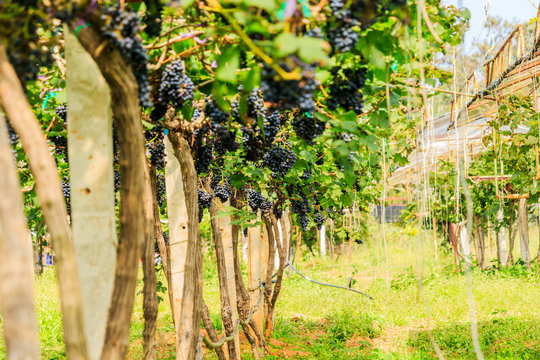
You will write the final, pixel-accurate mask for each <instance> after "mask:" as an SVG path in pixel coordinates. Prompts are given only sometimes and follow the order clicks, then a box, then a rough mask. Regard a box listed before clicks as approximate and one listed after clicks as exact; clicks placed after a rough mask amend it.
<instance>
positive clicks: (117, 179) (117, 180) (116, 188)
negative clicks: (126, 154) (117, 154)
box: [114, 169, 120, 192]
mask: <svg viewBox="0 0 540 360" xmlns="http://www.w3.org/2000/svg"><path fill="white" fill-rule="evenodd" d="M119 190H120V172H119V171H118V170H116V169H114V192H118V191H119Z"/></svg>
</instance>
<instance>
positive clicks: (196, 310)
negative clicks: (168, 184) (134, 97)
mask: <svg viewBox="0 0 540 360" xmlns="http://www.w3.org/2000/svg"><path fill="white" fill-rule="evenodd" d="M166 118H169V119H170V118H171V113H170V112H169V113H168V114H167V115H166ZM168 137H169V140H170V141H171V144H172V146H173V150H174V155H175V156H176V158H177V159H178V162H179V163H180V170H181V172H182V183H183V186H184V194H185V196H186V207H187V214H188V221H187V224H188V225H187V226H188V230H189V232H188V245H187V250H186V252H187V256H186V264H185V267H184V289H183V293H182V294H183V295H182V303H181V310H180V322H179V324H176V328H177V348H176V358H177V359H178V360H194V359H195V357H196V355H197V347H198V346H197V345H198V340H199V328H200V326H201V325H200V324H201V307H202V286H203V281H202V253H201V244H200V234H199V203H198V186H197V172H196V171H195V164H194V162H193V157H192V155H191V150H190V148H189V144H188V143H187V141H186V140H185V139H184V138H183V137H182V135H181V134H180V133H178V132H176V131H174V130H173V131H170V132H169V135H168Z"/></svg>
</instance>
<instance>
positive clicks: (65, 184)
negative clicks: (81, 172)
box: [62, 176, 71, 215]
mask: <svg viewBox="0 0 540 360" xmlns="http://www.w3.org/2000/svg"><path fill="white" fill-rule="evenodd" d="M62 193H63V194H64V199H65V200H66V208H67V212H68V215H71V185H70V183H69V179H68V177H67V176H64V177H63V178H62Z"/></svg>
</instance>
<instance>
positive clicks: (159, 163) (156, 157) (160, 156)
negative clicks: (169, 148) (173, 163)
mask: <svg viewBox="0 0 540 360" xmlns="http://www.w3.org/2000/svg"><path fill="white" fill-rule="evenodd" d="M163 131H164V128H163V124H162V123H161V122H158V123H157V124H156V125H155V126H154V127H153V128H152V129H150V130H146V131H145V133H144V136H145V138H146V148H147V149H148V152H149V153H150V164H151V165H152V166H154V167H155V168H156V169H157V170H162V169H164V168H165V163H166V161H165V143H164V141H163Z"/></svg>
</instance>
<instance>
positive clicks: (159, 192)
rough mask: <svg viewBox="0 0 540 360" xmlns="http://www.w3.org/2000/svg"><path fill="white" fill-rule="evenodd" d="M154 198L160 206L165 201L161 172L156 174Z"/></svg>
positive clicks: (163, 179)
mask: <svg viewBox="0 0 540 360" xmlns="http://www.w3.org/2000/svg"><path fill="white" fill-rule="evenodd" d="M156 200H157V202H158V206H159V207H160V208H161V207H162V206H163V203H164V202H165V176H163V175H162V174H157V176H156Z"/></svg>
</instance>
